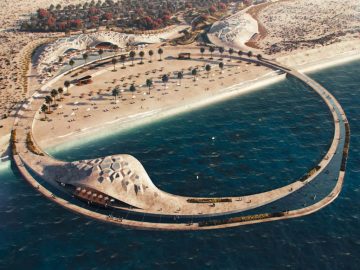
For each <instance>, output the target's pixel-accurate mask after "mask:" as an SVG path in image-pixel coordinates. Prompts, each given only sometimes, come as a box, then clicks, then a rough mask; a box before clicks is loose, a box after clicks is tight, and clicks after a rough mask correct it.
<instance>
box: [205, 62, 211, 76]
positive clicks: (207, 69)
mask: <svg viewBox="0 0 360 270" xmlns="http://www.w3.org/2000/svg"><path fill="white" fill-rule="evenodd" d="M205 70H206V71H207V77H208V78H209V75H210V71H211V66H210V65H206V66H205Z"/></svg>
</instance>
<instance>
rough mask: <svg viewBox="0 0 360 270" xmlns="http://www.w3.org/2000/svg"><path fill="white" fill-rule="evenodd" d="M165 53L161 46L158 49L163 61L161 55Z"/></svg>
mask: <svg viewBox="0 0 360 270" xmlns="http://www.w3.org/2000/svg"><path fill="white" fill-rule="evenodd" d="M163 53H164V50H163V49H162V48H159V49H158V54H159V57H160V59H159V61H162V58H161V55H162V54H163Z"/></svg>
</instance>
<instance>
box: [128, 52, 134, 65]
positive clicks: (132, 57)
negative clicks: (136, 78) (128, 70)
mask: <svg viewBox="0 0 360 270" xmlns="http://www.w3.org/2000/svg"><path fill="white" fill-rule="evenodd" d="M129 56H130V59H131V66H134V57H135V52H134V51H131V52H130V53H129Z"/></svg>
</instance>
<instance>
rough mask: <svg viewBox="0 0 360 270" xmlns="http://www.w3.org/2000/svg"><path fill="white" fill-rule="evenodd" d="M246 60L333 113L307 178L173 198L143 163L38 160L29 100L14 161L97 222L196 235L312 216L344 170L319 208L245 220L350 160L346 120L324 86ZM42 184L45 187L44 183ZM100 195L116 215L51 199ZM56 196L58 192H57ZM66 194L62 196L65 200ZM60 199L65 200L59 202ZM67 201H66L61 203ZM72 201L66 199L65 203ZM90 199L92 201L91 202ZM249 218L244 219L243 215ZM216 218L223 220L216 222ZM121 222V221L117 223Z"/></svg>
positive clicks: (35, 104) (33, 106)
mask: <svg viewBox="0 0 360 270" xmlns="http://www.w3.org/2000/svg"><path fill="white" fill-rule="evenodd" d="M242 60H244V61H249V62H256V63H259V64H262V65H265V66H267V67H269V68H272V69H275V70H281V71H283V72H285V73H287V74H288V76H293V77H295V78H297V79H299V80H301V81H303V82H304V83H305V84H306V85H308V86H309V87H310V88H311V89H313V90H314V91H316V92H317V93H318V94H319V95H320V96H321V98H322V99H323V100H324V101H325V102H326V104H327V105H328V107H329V109H330V110H331V113H332V116H333V120H334V127H335V128H334V137H333V141H332V144H331V146H330V148H329V150H328V152H327V154H326V156H325V157H324V159H323V160H322V161H321V162H320V163H319V164H316V165H314V167H315V166H317V167H316V168H317V169H316V170H314V171H312V173H311V174H309V176H308V177H307V178H306V179H301V180H298V181H295V182H293V183H291V184H290V185H287V186H284V187H282V188H278V189H275V190H271V191H268V192H264V193H259V194H253V195H249V196H242V197H226V198H215V199H214V198H191V197H182V196H177V195H173V194H169V193H166V192H163V191H161V190H159V189H158V188H157V187H156V186H155V185H154V184H153V183H152V181H151V179H150V178H149V176H148V174H147V173H146V171H145V170H144V168H143V166H142V165H141V163H140V162H139V161H138V160H136V159H135V158H134V157H132V156H129V155H115V156H110V157H104V158H101V159H95V160H85V161H78V162H72V163H67V162H63V161H59V160H56V159H53V158H52V157H50V156H48V155H46V153H44V156H40V155H36V154H33V153H32V152H30V151H29V150H28V149H27V145H26V136H27V133H28V132H29V131H31V128H32V126H31V125H32V121H33V119H34V116H35V114H36V112H37V111H38V108H39V106H40V105H41V103H42V99H36V98H34V99H31V100H30V102H29V104H27V105H26V106H24V108H23V110H21V111H20V112H19V116H18V118H17V119H16V123H15V126H14V129H16V139H17V143H16V144H15V145H16V150H17V153H14V155H13V156H14V161H15V163H16V165H17V167H18V168H19V171H20V172H21V174H22V175H23V177H24V178H25V179H26V180H27V181H28V182H29V183H30V184H31V185H32V186H34V187H35V188H36V189H38V190H39V192H41V193H42V194H44V195H45V196H46V197H48V198H49V199H51V200H53V201H55V202H57V203H59V204H61V205H62V206H64V207H66V208H68V209H70V210H72V211H75V212H79V213H82V214H84V215H86V216H89V217H93V218H96V219H99V220H103V221H107V222H112V223H117V224H121V225H123V226H129V227H136V228H145V229H164V230H190V229H192V230H194V229H211V228H223V227H230V226H238V225H244V224H250V223H257V222H265V221H271V220H277V219H286V218H291V217H297V216H302V215H306V214H310V213H312V212H314V211H317V210H319V209H321V208H322V207H324V206H326V205H327V204H329V203H330V202H332V201H333V200H334V199H335V198H336V197H337V195H338V194H339V192H340V190H341V186H342V182H343V177H344V173H345V172H344V168H341V170H340V173H339V176H338V179H337V181H336V183H335V184H334V188H333V190H332V192H331V193H330V195H329V196H327V197H325V198H323V199H322V200H320V201H318V202H316V203H315V204H313V205H311V206H307V207H303V208H301V209H295V210H291V211H282V212H278V213H271V214H269V213H268V212H264V213H261V211H260V213H257V214H256V215H254V214H253V215H247V214H246V213H248V212H249V211H251V210H254V209H262V208H261V207H265V206H266V205H269V204H272V203H276V202H278V201H281V200H285V199H287V198H290V197H291V196H292V194H294V196H295V195H296V194H298V192H300V191H301V190H303V189H305V188H307V187H308V186H310V185H309V184H311V183H313V182H315V180H316V179H317V178H318V177H319V176H321V175H322V174H323V173H324V172H325V171H327V169H328V167H329V166H331V167H333V166H334V164H333V162H335V161H336V162H337V163H339V162H338V160H339V158H338V156H339V155H341V158H340V161H342V160H344V159H345V160H346V157H347V152H346V153H345V152H343V149H344V148H346V149H347V148H348V145H346V141H347V143H348V141H349V140H348V137H349V127H348V123H347V119H346V116H345V114H344V112H343V110H342V108H341V106H340V104H339V103H338V102H337V101H336V99H335V98H334V97H333V96H332V95H331V94H330V93H329V92H328V91H327V90H326V89H324V88H323V87H322V86H320V85H319V84H318V83H316V82H315V81H313V80H312V79H310V78H309V77H307V76H306V75H304V74H301V73H299V72H297V71H296V70H292V69H290V68H287V67H282V66H279V65H278V64H277V63H273V62H270V61H258V60H254V59H247V58H242ZM29 171H32V172H34V173H35V174H36V175H37V176H38V177H37V179H38V178H40V179H43V180H42V181H40V180H39V181H37V180H36V179H35V178H34V177H33V176H32V175H31V174H30V173H29ZM40 182H41V183H43V185H42V184H41V183H40ZM77 189H78V192H79V193H80V194H82V193H81V192H84V194H85V195H88V196H89V198H92V197H91V196H96V197H97V198H99V196H100V195H101V197H102V199H103V198H104V197H105V196H108V199H112V200H113V201H114V203H113V204H112V205H113V208H112V212H111V213H112V215H111V216H109V215H108V213H109V212H106V211H99V212H95V210H94V209H92V208H91V207H90V208H86V207H81V206H79V205H78V204H77V202H76V200H73V199H71V196H66V195H65V194H64V193H59V194H60V195H59V197H58V196H57V195H53V194H52V192H55V191H54V190H56V191H57V190H61V191H63V192H65V193H74V190H77ZM56 193H58V192H56ZM63 195H64V196H63ZM60 197H61V198H60ZM62 197H64V199H63V198H62ZM66 198H68V199H66ZM89 200H90V199H89ZM244 214H245V215H244ZM215 216H220V218H221V219H219V217H217V218H215ZM117 217H121V218H117Z"/></svg>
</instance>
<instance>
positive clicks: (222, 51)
mask: <svg viewBox="0 0 360 270" xmlns="http://www.w3.org/2000/svg"><path fill="white" fill-rule="evenodd" d="M224 52H225V49H224V47H220V48H219V53H220V55H221V58H223V53H224Z"/></svg>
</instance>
